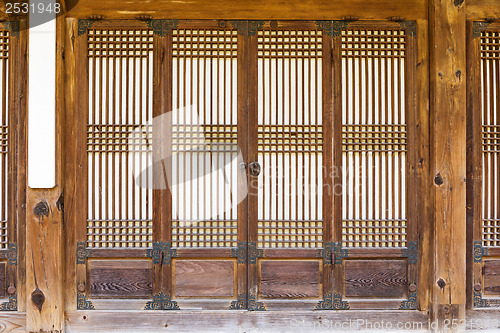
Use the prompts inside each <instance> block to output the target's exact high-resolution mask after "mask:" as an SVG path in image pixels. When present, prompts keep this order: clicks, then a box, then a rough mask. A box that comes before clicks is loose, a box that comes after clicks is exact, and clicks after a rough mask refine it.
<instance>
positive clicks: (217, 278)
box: [174, 260, 236, 297]
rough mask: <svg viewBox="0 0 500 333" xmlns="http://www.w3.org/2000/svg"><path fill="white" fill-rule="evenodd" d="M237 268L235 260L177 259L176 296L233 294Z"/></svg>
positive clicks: (175, 265)
mask: <svg viewBox="0 0 500 333" xmlns="http://www.w3.org/2000/svg"><path fill="white" fill-rule="evenodd" d="M235 268H236V267H235V262H234V261H233V260H176V261H175V264H174V272H175V275H174V276H175V280H174V293H175V295H176V296H197V297H200V296H219V297H221V296H233V295H234V289H235V288H234V283H235V271H236V269H235Z"/></svg>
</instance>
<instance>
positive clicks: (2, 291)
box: [0, 262, 7, 298]
mask: <svg viewBox="0 0 500 333" xmlns="http://www.w3.org/2000/svg"><path fill="white" fill-rule="evenodd" d="M6 266H7V265H6V263H4V262H2V263H0V297H2V298H3V297H5V296H6V295H7V276H6V275H7V274H6V273H7V271H6Z"/></svg>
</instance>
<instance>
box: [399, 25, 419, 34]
mask: <svg viewBox="0 0 500 333" xmlns="http://www.w3.org/2000/svg"><path fill="white" fill-rule="evenodd" d="M399 26H400V27H401V29H405V30H406V34H407V35H408V36H411V37H415V36H416V35H417V22H415V21H401V22H399Z"/></svg>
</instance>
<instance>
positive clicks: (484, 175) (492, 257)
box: [467, 22, 500, 308]
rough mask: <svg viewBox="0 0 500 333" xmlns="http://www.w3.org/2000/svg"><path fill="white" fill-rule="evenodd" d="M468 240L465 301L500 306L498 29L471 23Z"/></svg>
mask: <svg viewBox="0 0 500 333" xmlns="http://www.w3.org/2000/svg"><path fill="white" fill-rule="evenodd" d="M468 29H469V31H468V39H467V43H468V44H467V47H468V49H469V53H468V57H467V61H468V66H469V68H468V70H469V72H470V73H471V76H470V80H469V82H468V86H467V89H468V90H470V91H471V94H469V97H468V137H469V138H470V140H469V141H468V145H469V150H468V153H467V164H468V170H469V173H468V186H469V188H468V190H469V191H468V192H467V193H468V194H467V201H468V204H467V206H468V207H469V210H468V219H469V223H470V224H469V225H470V226H471V228H470V229H469V230H468V231H469V232H470V233H471V234H470V236H471V237H469V239H468V242H469V244H468V246H469V251H468V255H469V256H468V267H469V274H471V276H472V279H471V280H469V281H472V283H471V284H470V285H468V286H467V287H468V294H469V300H468V301H469V302H470V303H471V305H472V306H473V307H475V308H483V307H498V306H499V305H500V302H499V301H498V298H497V297H498V295H499V294H500V288H499V279H498V275H499V274H500V270H499V267H500V265H498V256H500V223H499V213H500V210H499V207H500V201H499V198H500V197H499V193H500V187H499V178H498V172H499V168H498V156H499V155H498V152H499V149H498V137H499V136H498V128H499V124H500V117H498V106H497V105H496V101H497V100H498V97H499V96H500V93H499V85H498V82H499V80H500V74H499V71H498V68H500V67H499V52H500V51H499V49H500V25H499V24H491V25H490V24H485V23H483V22H473V23H471V24H469V27H468Z"/></svg>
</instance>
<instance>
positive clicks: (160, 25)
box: [145, 20, 179, 37]
mask: <svg viewBox="0 0 500 333" xmlns="http://www.w3.org/2000/svg"><path fill="white" fill-rule="evenodd" d="M145 22H146V25H147V26H148V28H151V29H153V34H155V35H157V36H160V37H165V36H168V35H170V34H171V33H172V30H174V29H175V28H177V26H178V25H179V21H178V20H146V21H145Z"/></svg>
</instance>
